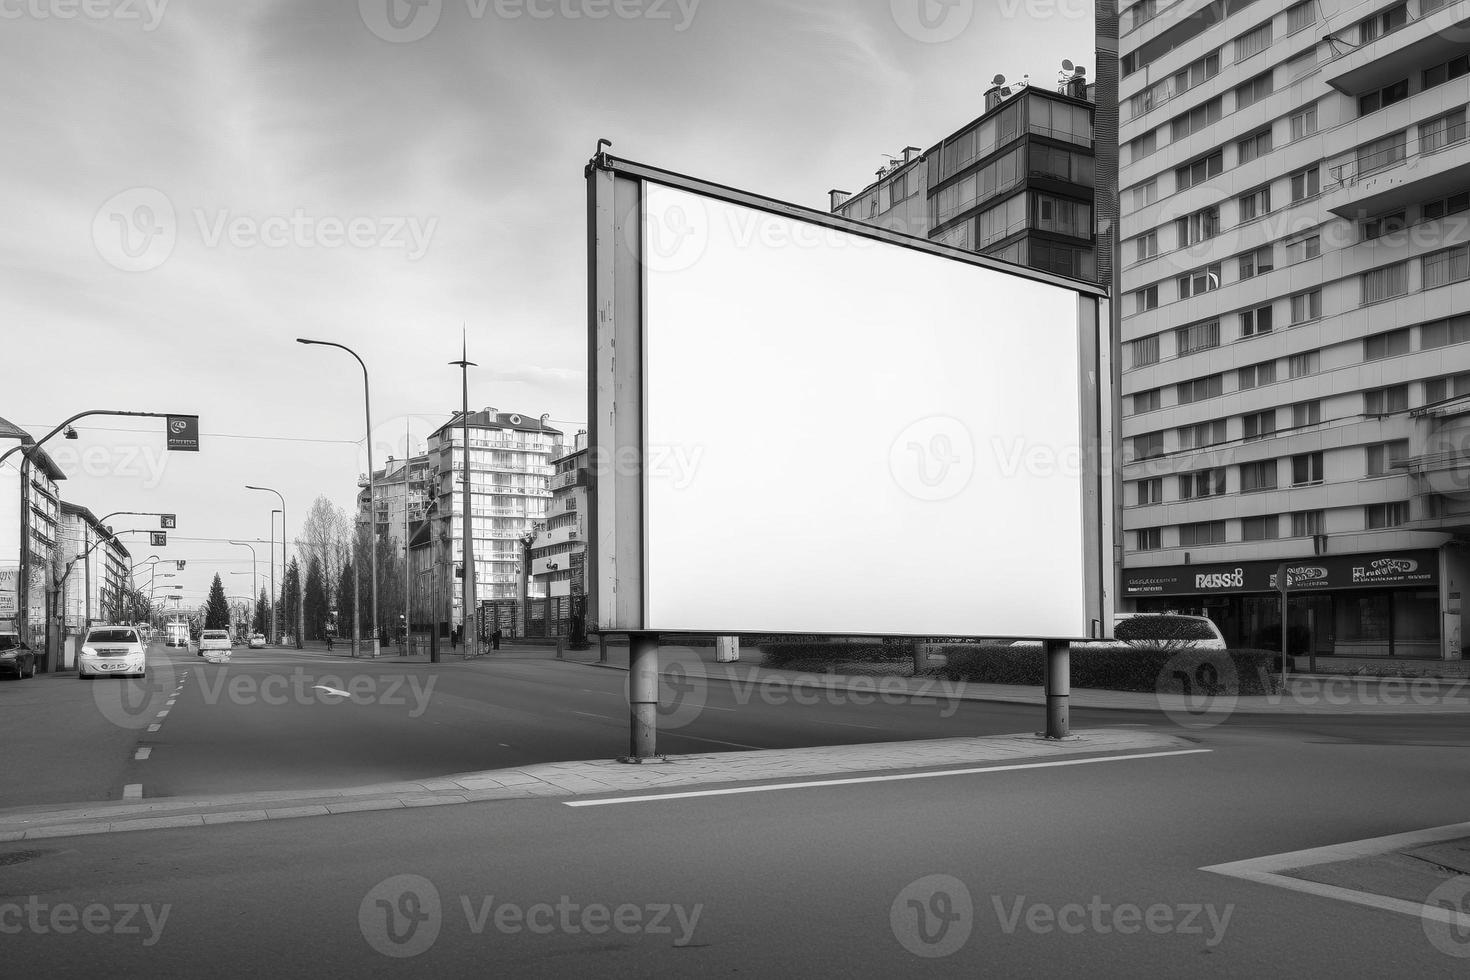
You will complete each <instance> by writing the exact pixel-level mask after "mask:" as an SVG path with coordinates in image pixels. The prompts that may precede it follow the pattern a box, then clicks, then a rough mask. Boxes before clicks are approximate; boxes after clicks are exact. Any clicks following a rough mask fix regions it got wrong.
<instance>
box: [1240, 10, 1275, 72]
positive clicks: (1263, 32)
mask: <svg viewBox="0 0 1470 980" xmlns="http://www.w3.org/2000/svg"><path fill="white" fill-rule="evenodd" d="M1270 43H1271V22H1270V21H1269V20H1268V21H1266V23H1264V24H1262V25H1261V26H1260V27H1257V28H1254V29H1253V30H1249V31H1246V32H1245V33H1244V34H1242V35H1240V37H1238V38H1236V39H1235V63H1236V64H1240V63H1241V62H1242V61H1244V60H1245V59H1247V58H1249V57H1250V56H1251V55H1253V54H1259V53H1260V52H1262V51H1265V50H1266V47H1267V46H1268V45H1269V44H1270Z"/></svg>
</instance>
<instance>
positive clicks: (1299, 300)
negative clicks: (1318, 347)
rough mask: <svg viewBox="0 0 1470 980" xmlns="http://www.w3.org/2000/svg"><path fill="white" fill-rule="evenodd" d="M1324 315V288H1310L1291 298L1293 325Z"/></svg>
mask: <svg viewBox="0 0 1470 980" xmlns="http://www.w3.org/2000/svg"><path fill="white" fill-rule="evenodd" d="M1321 315H1322V290H1320V289H1309V290H1307V291H1306V292H1304V293H1297V294H1296V295H1295V296H1293V297H1292V298H1291V325H1292V326H1296V325H1297V324H1298V323H1306V322H1307V321H1308V320H1316V319H1317V318H1319V317H1320V316H1321Z"/></svg>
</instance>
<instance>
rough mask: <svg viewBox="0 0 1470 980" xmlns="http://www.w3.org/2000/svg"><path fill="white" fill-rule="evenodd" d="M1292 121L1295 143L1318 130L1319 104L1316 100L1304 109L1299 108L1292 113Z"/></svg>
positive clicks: (1292, 135)
mask: <svg viewBox="0 0 1470 980" xmlns="http://www.w3.org/2000/svg"><path fill="white" fill-rule="evenodd" d="M1290 122H1291V141H1292V142H1293V143H1295V142H1296V141H1297V140H1299V139H1304V138H1305V137H1308V136H1311V135H1312V134H1313V133H1315V132H1316V131H1317V104H1316V103H1315V102H1314V103H1312V104H1311V105H1309V106H1307V107H1306V108H1304V109H1298V110H1297V111H1296V112H1294V113H1292V114H1291V120H1290Z"/></svg>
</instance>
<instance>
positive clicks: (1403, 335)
mask: <svg viewBox="0 0 1470 980" xmlns="http://www.w3.org/2000/svg"><path fill="white" fill-rule="evenodd" d="M1408 352H1409V328H1408V327H1404V328H1402V329H1400V330H1390V331H1388V332H1387V333H1376V334H1374V335H1373V336H1371V337H1364V338H1363V360H1365V361H1377V360H1381V359H1382V358H1385V357H1397V356H1398V355H1400V354H1407V353H1408Z"/></svg>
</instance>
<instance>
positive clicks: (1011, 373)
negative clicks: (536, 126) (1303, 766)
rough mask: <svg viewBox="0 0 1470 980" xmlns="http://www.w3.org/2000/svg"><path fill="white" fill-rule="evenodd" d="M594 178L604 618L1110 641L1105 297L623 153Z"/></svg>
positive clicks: (594, 418) (594, 422) (601, 624)
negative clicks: (1105, 628)
mask: <svg viewBox="0 0 1470 980" xmlns="http://www.w3.org/2000/svg"><path fill="white" fill-rule="evenodd" d="M586 176H587V181H588V224H589V228H588V231H589V246H588V276H589V290H588V294H589V295H588V301H589V310H588V320H589V323H588V331H589V364H588V376H589V382H590V383H589V390H590V394H589V414H588V418H589V419H590V420H591V421H590V423H589V430H590V431H589V451H588V456H589V467H590V469H591V471H592V473H593V474H594V478H595V483H594V500H593V502H592V508H591V515H590V520H589V522H588V523H589V529H588V557H587V559H586V561H587V564H586V590H587V593H588V627H589V629H595V630H597V631H599V632H604V633H606V632H626V633H632V634H637V633H648V634H653V633H660V632H665V633H673V632H677V633H707V634H739V633H745V634H751V633H766V634H769V633H780V634H826V635H843V636H858V635H881V636H914V637H938V636H943V637H985V636H1005V637H1031V638H1042V639H1058V640H1063V639H1082V638H1088V637H1092V636H1098V635H1101V632H1100V631H1101V629H1102V624H1104V623H1108V622H1110V621H1111V612H1112V597H1111V593H1112V589H1113V570H1112V555H1113V548H1112V544H1113V518H1112V508H1113V486H1112V482H1111V475H1110V474H1111V467H1110V466H1108V465H1107V461H1108V459H1109V458H1110V456H1111V446H1112V445H1113V441H1114V438H1113V426H1114V420H1113V418H1112V410H1111V405H1112V383H1113V382H1112V379H1113V364H1112V344H1111V338H1110V335H1109V329H1110V328H1109V318H1108V315H1107V311H1106V299H1105V294H1104V293H1103V292H1102V291H1101V290H1100V289H1099V288H1098V287H1097V286H1096V285H1094V284H1091V283H1086V282H1081V281H1076V280H1071V279H1066V278H1063V277H1060V276H1053V275H1048V274H1045V273H1041V272H1038V271H1035V270H1032V269H1028V268H1025V267H1021V266H1016V265H1011V264H1007V263H1002V262H999V261H996V260H992V259H988V258H986V257H984V256H981V255H977V254H975V253H972V252H967V251H964V250H961V249H957V248H952V247H948V246H944V245H939V244H936V243H933V242H930V241H927V240H923V239H916V238H910V237H908V236H904V235H899V234H896V233H893V232H889V231H886V230H884V229H881V228H877V227H873V226H868V225H863V224H859V223H857V222H853V221H849V220H846V219H844V218H840V217H837V216H835V215H831V214H827V213H824V212H819V211H814V210H810V209H807V208H802V207H799V206H796V205H792V204H787V203H783V202H780V201H775V200H772V199H769V198H764V197H761V196H758V195H755V194H750V193H746V192H742V191H738V190H735V189H732V188H729V187H725V186H720V185H716V184H711V183H707V182H703V181H699V180H695V179H693V178H690V177H686V176H683V175H680V174H674V173H671V172H668V171H663V170H658V169H655V168H651V167H647V166H644V165H640V164H636V163H632V162H629V161H626V160H621V159H618V158H615V157H612V156H611V155H609V154H606V153H600V154H599V155H598V156H596V157H594V158H593V160H592V161H591V163H589V165H588V168H587V172H586Z"/></svg>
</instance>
